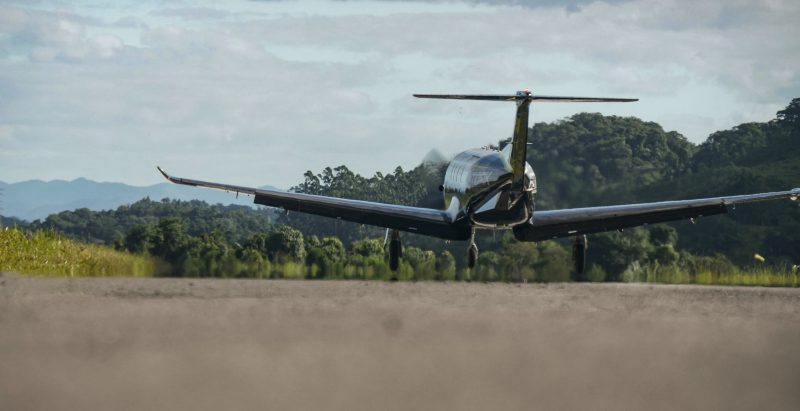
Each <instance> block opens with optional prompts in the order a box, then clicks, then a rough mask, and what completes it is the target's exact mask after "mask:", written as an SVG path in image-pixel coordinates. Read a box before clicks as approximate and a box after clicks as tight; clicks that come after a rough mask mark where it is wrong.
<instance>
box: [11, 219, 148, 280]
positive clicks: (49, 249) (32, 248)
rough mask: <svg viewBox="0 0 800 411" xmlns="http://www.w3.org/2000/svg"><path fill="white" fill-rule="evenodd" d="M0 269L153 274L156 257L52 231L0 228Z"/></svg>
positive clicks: (60, 273) (58, 273) (47, 273)
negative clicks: (74, 238) (77, 239)
mask: <svg viewBox="0 0 800 411" xmlns="http://www.w3.org/2000/svg"><path fill="white" fill-rule="evenodd" d="M0 271H15V272H18V273H22V274H32V275H44V276H69V277H72V276H85V277H107V276H134V277H150V276H152V275H153V273H154V271H155V264H154V262H153V260H152V259H151V258H149V257H146V256H139V255H133V254H129V253H125V252H121V251H116V250H114V249H111V248H109V247H104V246H99V245H90V244H83V243H80V242H77V241H74V240H70V239H68V238H66V237H64V236H62V235H60V234H58V233H55V232H52V231H36V232H23V231H22V230H19V229H17V228H10V227H6V228H3V229H0Z"/></svg>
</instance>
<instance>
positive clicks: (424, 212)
mask: <svg viewBox="0 0 800 411" xmlns="http://www.w3.org/2000/svg"><path fill="white" fill-rule="evenodd" d="M158 171H160V172H161V174H162V175H163V176H164V178H166V179H167V180H169V181H170V182H172V183H175V184H182V185H188V186H195V187H207V188H214V189H217V190H224V191H228V192H235V193H242V194H247V195H252V196H254V197H255V198H254V200H253V202H254V203H255V204H260V205H265V206H269V207H278V208H283V209H285V210H287V211H298V212H302V213H308V214H315V215H320V216H324V217H332V218H339V219H342V220H346V221H352V222H355V223H360V224H368V225H375V226H379V227H385V228H393V229H398V230H402V231H408V232H412V233H419V234H425V235H430V236H434V237H439V238H444V239H449V240H466V239H468V238H469V236H470V230H469V226H468V224H467V221H466V220H465V219H463V218H458V216H457V215H456V212H457V211H458V210H435V209H432V208H421V207H408V206H401V205H394V204H384V203H376V202H371V201H360V200H350V199H345V198H335V197H324V196H318V195H312V194H303V193H292V192H287V191H277V190H264V189H259V188H252V187H243V186H236V185H230V184H221V183H214V182H209V181H201V180H192V179H188V178H180V177H174V176H171V175H169V174H167V173H166V172H165V171H164V170H162V169H161V167H158Z"/></svg>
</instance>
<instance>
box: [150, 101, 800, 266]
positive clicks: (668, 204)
mask: <svg viewBox="0 0 800 411" xmlns="http://www.w3.org/2000/svg"><path fill="white" fill-rule="evenodd" d="M414 96H415V97H419V98H437V99H458V100H484V101H511V102H516V104H517V116H516V122H515V124H514V135H513V138H512V140H511V144H508V145H507V146H506V147H505V148H504V149H503V150H502V151H495V150H486V149H471V150H467V151H464V152H462V153H460V154H458V155H457V156H456V157H455V158H454V159H453V161H451V162H450V164H449V166H448V167H447V171H446V173H445V177H444V183H443V184H442V185H441V186H440V187H439V188H440V190H441V191H443V194H444V201H445V209H443V210H437V209H431V208H420V207H409V206H401V205H394V204H384V203H376V202H370V201H360V200H350V199H345V198H333V197H324V196H317V195H311V194H303V193H292V192H284V191H276V190H264V189H257V188H250V187H241V186H235V185H228V184H220V183H212V182H207V181H199V180H191V179H187V178H179V177H173V176H170V175H169V174H167V173H166V172H164V170H162V169H161V167H158V170H159V171H160V172H161V174H163V175H164V177H165V178H166V179H167V180H169V181H171V182H173V183H176V184H185V185H190V186H199V187H209V188H215V189H220V190H225V191H229V192H236V193H237V194H238V193H243V194H249V195H253V196H254V197H255V199H254V203H255V204H261V205H265V206H271V207H279V208H283V209H285V210H286V211H299V212H303V213H309V214H316V215H321V216H325V217H333V218H339V219H342V220H347V221H353V222H356V223H361V224H369V225H375V226H379V227H385V228H387V230H391V237H390V238H391V240H390V242H389V266H390V268H391V269H392V270H396V269H397V267H398V264H399V261H400V258H401V255H402V247H401V244H400V231H406V232H413V233H417V234H424V235H429V236H433V237H439V238H443V239H447V240H468V241H469V245H468V246H467V265H468V267H470V268H472V267H474V266H475V263H476V261H477V259H478V247H477V246H476V245H475V230H477V229H490V230H496V229H511V230H513V232H514V237H515V238H516V239H517V240H519V241H541V240H548V239H553V238H559V237H573V238H574V240H573V248H572V255H573V262H574V263H575V271H576V273H578V274H580V273H581V272H582V271H583V267H584V265H585V258H586V247H587V242H586V234H591V233H598V232H602V231H612V230H622V229H624V228H628V227H635V226H639V225H644V224H651V223H661V222H666V221H672V220H681V219H694V218H697V217H700V216H708V215H713V214H722V213H726V212H727V211H728V207H731V206H735V205H736V204H744V203H754V202H759V201H769V200H779V199H791V200H792V201H797V200H798V197H800V188H795V189H793V190H787V191H778V192H771V193H760V194H746V195H736V196H729V197H714V198H704V199H695V200H681V201H663V202H656V203H643V204H625V205H614V206H602V207H586V208H572V209H563V210H537V211H536V212H534V194H535V193H536V176H535V174H534V173H533V168H532V167H531V165H530V164H528V163H527V162H526V160H525V156H526V151H527V143H528V141H527V140H528V111H529V107H530V104H531V103H533V102H630V101H637V100H638V99H622V98H594V97H557V96H539V95H534V94H532V93H531V92H530V91H529V90H524V91H518V92H517V93H516V94H514V95H451V94H415V95H414ZM387 238H388V232H387Z"/></svg>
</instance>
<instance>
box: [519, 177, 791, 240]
mask: <svg viewBox="0 0 800 411" xmlns="http://www.w3.org/2000/svg"><path fill="white" fill-rule="evenodd" d="M798 197H800V188H795V189H793V190H788V191H778V192H772V193H761V194H747V195H739V196H730V197H716V198H703V199H697V200H682V201H662V202H658V203H645V204H626V205H616V206H605V207H587V208H572V209H565V210H548V211H536V212H535V213H534V214H533V219H532V221H531V222H530V223H529V224H526V225H520V226H517V227H514V236H515V237H516V238H517V239H518V240H521V241H541V240H547V239H551V238H558V237H569V236H573V235H578V234H591V233H599V232H602V231H612V230H620V229H623V228H628V227H635V226H640V225H644V224H652V223H663V222H666V221H673V220H683V219H688V218H696V217H701V216H708V215H714V214H723V213H726V212H727V211H728V207H729V206H735V205H737V204H747V203H755V202H760V201H771V200H781V199H790V200H793V201H797V199H798Z"/></svg>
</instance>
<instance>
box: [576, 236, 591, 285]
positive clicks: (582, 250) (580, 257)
mask: <svg viewBox="0 0 800 411" xmlns="http://www.w3.org/2000/svg"><path fill="white" fill-rule="evenodd" d="M587 248H589V243H588V241H587V240H586V235H585V234H584V235H579V236H575V238H573V239H572V263H573V265H574V268H575V273H574V274H573V278H572V279H573V280H575V281H586V276H585V275H584V273H583V271H584V268H586V249H587Z"/></svg>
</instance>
